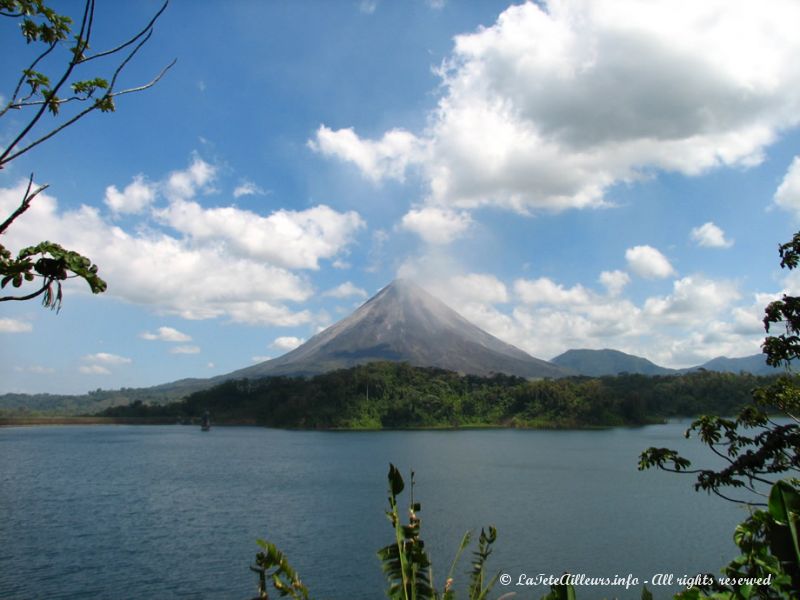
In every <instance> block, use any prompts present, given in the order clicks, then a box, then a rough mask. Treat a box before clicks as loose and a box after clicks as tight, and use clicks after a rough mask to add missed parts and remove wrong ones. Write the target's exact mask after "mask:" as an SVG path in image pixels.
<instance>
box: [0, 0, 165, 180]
mask: <svg viewBox="0 0 800 600" xmlns="http://www.w3.org/2000/svg"><path fill="white" fill-rule="evenodd" d="M168 3H169V1H168V0H167V1H166V2H164V4H163V5H162V6H161V8H160V9H159V10H158V12H157V13H156V14H155V15H154V16H153V17H152V19H150V21H149V22H148V23H147V24H146V25H145V26H144V27H143V28H142V29H141V30H140V31H139V32H137V33H136V34H135V35H133V36H131V37H130V38H128V39H127V40H125V41H123V42H122V43H120V44H117V45H116V46H115V47H113V48H111V49H109V50H105V51H101V52H97V53H94V54H90V53H89V49H90V43H91V36H92V27H93V23H94V10H95V0H86V3H85V5H84V9H83V15H82V18H81V21H80V26H79V28H78V33H77V34H76V35H75V36H74V39H73V41H72V42H70V43H69V45H68V56H69V59H68V61H67V63H66V66H65V67H63V69H62V71H61V72H60V73H59V74H58V75H57V76H54V77H50V76H49V75H47V74H45V73H43V72H41V71H39V70H37V69H38V68H39V65H40V64H41V63H42V61H43V59H44V58H45V57H47V56H48V55H49V54H51V53H52V52H53V51H54V50H55V49H56V48H58V47H59V46H61V45H64V44H66V43H67V40H68V38H69V36H70V33H71V24H72V20H71V19H70V18H69V17H67V16H64V15H59V14H58V13H56V12H55V11H53V10H52V9H51V8H49V7H47V6H45V5H44V1H43V0H0V16H5V17H8V18H14V19H21V23H20V30H21V32H22V35H23V36H24V38H25V40H26V42H27V43H28V44H30V43H33V42H39V43H43V44H44V45H45V48H44V49H43V50H42V51H41V52H40V53H39V54H38V55H37V56H36V57H35V58H34V59H33V61H32V62H31V63H30V65H28V67H27V68H25V69H23V70H22V74H21V76H20V78H19V80H18V81H17V85H16V87H15V89H14V91H13V93H12V94H11V96H10V97H9V99H8V101H7V102H6V104H5V106H3V107H2V108H0V117H2V116H4V115H5V114H6V113H7V112H8V111H9V110H22V109H29V108H30V109H32V110H33V113H32V114H31V116H30V117H29V118H28V120H27V122H26V123H25V124H24V125H23V126H22V128H21V130H20V131H19V133H18V134H17V135H16V136H15V137H13V138H12V140H11V142H10V143H9V144H8V145H7V146H6V147H5V148H4V149H3V151H2V153H0V169H2V168H3V167H4V166H5V165H6V164H7V163H9V162H11V161H12V160H14V159H15V158H18V157H19V156H21V155H22V154H25V153H26V152H28V151H30V150H31V149H32V148H35V147H36V146H38V145H39V144H41V143H42V142H44V141H46V140H48V139H50V138H52V137H53V136H54V135H56V134H58V133H59V132H61V131H63V130H64V129H66V128H67V127H69V126H71V125H73V124H74V123H75V122H77V121H78V120H80V119H82V118H83V117H85V116H86V115H87V114H89V113H90V112H93V111H95V110H99V111H101V112H113V111H114V110H115V104H114V99H115V98H116V97H118V96H121V95H124V94H131V93H135V92H140V91H143V90H146V89H149V88H151V87H153V86H154V85H155V84H156V83H158V81H160V80H161V78H162V77H163V76H164V75H165V74H166V73H167V71H168V70H169V69H170V68H171V67H172V66H173V65H174V64H175V60H173V61H172V62H170V63H169V64H167V65H166V66H165V67H164V68H163V69H161V71H160V72H159V73H158V74H157V75H156V76H155V77H154V78H153V79H152V80H151V81H149V82H147V83H145V84H143V85H139V86H135V87H130V88H125V89H121V90H118V89H116V85H117V81H118V78H119V76H120V74H121V73H122V71H123V69H124V68H125V67H126V66H127V65H128V64H129V63H130V61H131V60H132V59H133V58H134V56H136V54H137V53H138V52H139V50H141V48H142V47H143V46H144V45H145V44H146V43H147V41H148V40H149V39H150V36H151V35H152V33H153V28H154V26H155V23H156V21H157V20H158V18H159V17H160V16H161V15H162V13H163V12H164V10H165V9H166V7H167V5H168ZM125 52H127V54H123V53H125ZM112 56H119V57H120V58H121V60H120V62H119V63H118V64H117V66H116V68H114V70H113V72H112V74H111V76H110V78H104V77H90V78H87V79H79V80H75V81H72V82H71V83H69V81H70V79H71V78H72V76H73V74H74V73H75V72H76V71H77V69H78V68H79V67H81V66H82V65H84V64H85V63H88V62H90V61H93V60H97V59H101V58H107V57H112ZM53 81H54V82H55V83H51V82H53ZM67 85H69V88H70V90H71V94H70V95H67V96H66V97H63V98H62V97H59V94H60V92H61V90H62V89H63V88H64V87H65V86H67ZM24 90H25V91H26V93H25V92H24ZM73 102H83V103H88V105H87V106H86V107H85V108H83V109H81V110H79V111H77V112H76V113H75V114H73V115H72V116H71V117H69V118H67V119H66V120H65V121H63V122H62V123H60V124H59V125H56V126H53V127H51V128H50V129H49V130H46V131H44V132H41V133H39V134H36V135H34V136H33V137H32V138H29V134H31V133H32V132H33V130H34V128H36V126H37V125H38V124H39V122H40V120H41V119H42V117H43V116H44V115H45V113H46V112H50V113H51V114H52V115H53V116H54V117H58V116H59V115H60V110H61V107H62V106H63V105H65V104H69V103H73Z"/></svg>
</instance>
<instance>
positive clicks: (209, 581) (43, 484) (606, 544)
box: [0, 423, 746, 600]
mask: <svg viewBox="0 0 800 600" xmlns="http://www.w3.org/2000/svg"><path fill="white" fill-rule="evenodd" d="M686 425H687V423H670V424H666V425H657V426H649V427H642V428H634V429H627V428H619V429H609V430H600V431H528V430H469V431H389V432H316V431H283V430H275V429H265V428H257V427H215V428H214V429H212V431H210V432H208V433H203V432H201V431H200V428H199V427H189V426H177V425H176V426H70V427H20V428H5V429H2V428H0V598H3V599H4V600H12V599H14V600H15V599H20V600H22V599H24V600H28V599H31V598H43V597H47V598H48V599H57V598H76V599H77V598H80V599H89V598H111V597H114V598H132V599H133V598H142V599H146V598H158V599H168V598H214V599H216V598H225V599H227V598H230V599H234V600H245V599H247V598H251V597H253V596H254V595H255V592H256V576H255V574H253V573H252V572H251V571H250V570H249V569H248V566H249V565H250V564H252V562H253V559H254V556H255V554H256V552H257V551H258V547H257V545H256V542H255V540H256V539H257V538H266V539H269V540H271V541H273V542H275V543H276V544H277V545H278V547H279V548H280V549H282V550H283V551H284V552H285V553H286V554H287V555H288V557H289V559H290V562H291V563H292V565H293V566H294V567H295V569H297V571H298V572H299V573H300V575H301V577H302V579H303V581H304V582H305V583H306V584H307V585H308V586H309V588H310V590H311V592H312V594H313V596H314V597H315V598H330V599H343V600H344V599H354V600H356V599H364V600H366V599H373V598H381V597H383V589H384V588H385V583H384V579H383V575H382V573H381V569H380V564H379V561H378V559H377V557H376V551H377V550H378V549H379V548H380V547H382V546H384V545H386V544H388V543H389V542H390V541H391V539H392V537H393V532H392V530H391V526H390V524H389V522H388V520H387V519H386V517H385V514H384V511H385V509H386V507H387V505H388V503H387V500H386V498H387V493H386V490H387V482H386V473H387V470H388V465H389V463H390V462H392V463H394V464H395V465H396V466H397V467H398V468H399V469H400V470H401V472H403V473H404V477H405V478H406V481H407V482H408V475H407V473H408V471H409V469H411V468H413V469H414V470H415V471H416V487H415V500H417V501H419V502H421V503H422V511H421V512H420V514H419V516H420V517H421V518H422V536H421V537H422V538H423V539H424V540H425V542H426V547H427V548H428V551H429V553H430V555H431V557H432V559H433V562H434V577H435V581H436V584H437V587H441V586H442V585H443V583H444V579H445V577H446V574H447V571H448V570H449V567H450V562H451V560H452V557H453V555H454V553H455V551H456V549H457V547H458V544H459V542H460V540H461V537H462V535H463V533H464V531H466V530H467V529H472V530H473V531H476V532H479V531H480V528H481V527H482V526H485V525H490V524H493V525H495V526H496V527H497V530H498V539H497V543H496V544H495V551H494V553H493V554H492V557H491V559H490V562H489V565H490V570H491V571H492V572H496V571H502V572H503V573H504V574H508V576H509V577H510V578H511V580H512V584H511V585H509V586H506V587H503V586H501V585H499V584H498V586H497V587H496V588H495V590H496V593H495V594H493V595H492V597H495V598H496V597H498V596H500V595H501V594H502V593H504V592H507V591H517V592H518V594H517V596H516V597H517V598H539V597H541V596H542V595H543V594H544V593H546V592H547V591H548V590H547V588H546V587H544V586H533V587H530V586H528V587H524V586H523V587H520V586H515V585H514V583H516V582H517V581H518V580H519V577H520V576H521V575H527V576H537V575H538V574H540V573H541V574H545V575H550V574H552V575H555V576H558V575H560V574H561V573H563V572H564V571H569V572H570V573H574V574H585V575H586V576H590V577H609V578H614V577H615V576H619V577H621V578H627V577H628V575H629V574H630V575H631V576H633V577H636V578H638V579H639V581H640V584H639V586H637V587H636V588H635V589H634V588H631V589H629V590H626V589H625V587H624V586H616V587H613V586H601V587H580V588H578V590H577V591H578V598H579V599H584V598H585V599H595V598H603V597H608V598H614V597H616V598H639V595H640V592H641V582H642V581H649V580H650V579H651V578H652V577H653V576H654V575H655V574H657V573H669V574H674V575H675V576H676V577H678V576H683V575H687V574H694V573H697V572H712V573H715V574H716V573H719V569H720V568H721V567H722V566H723V565H724V564H726V563H727V562H728V561H729V560H730V559H731V558H732V557H733V556H734V555H735V552H736V548H735V546H734V545H733V543H732V541H731V536H732V534H733V529H734V527H735V525H736V524H737V523H738V522H739V521H741V520H743V519H744V518H745V517H746V512H745V510H744V509H742V508H740V507H738V506H735V505H733V504H731V503H728V502H725V501H723V500H721V499H719V498H716V497H709V496H708V495H706V494H705V493H703V492H699V493H698V492H695V491H694V490H693V487H692V483H693V479H692V477H691V476H680V475H675V474H670V473H664V472H659V471H646V472H639V471H637V470H636V465H637V460H638V456H639V453H640V452H641V451H642V450H644V449H645V448H647V447H649V446H667V447H671V448H675V449H678V450H681V451H682V452H683V453H684V455H685V456H687V457H689V458H697V459H698V463H697V464H699V465H704V466H705V465H713V464H717V463H714V461H712V460H711V457H710V456H709V454H710V453H709V452H707V451H704V450H703V448H702V447H701V446H700V445H699V444H698V443H697V442H696V441H695V440H688V441H687V440H685V439H684V438H683V435H682V433H683V431H684V430H685V428H686ZM406 503H407V499H406V496H405V495H404V497H403V506H405V505H406ZM475 537H476V538H477V535H476V536H475ZM468 567H469V556H468V555H467V554H465V555H464V557H463V558H462V563H461V565H460V568H459V569H458V571H457V573H458V575H457V576H456V583H457V585H458V584H462V585H463V584H464V582H465V581H466V580H467V576H466V575H465V574H464V573H465V572H466V571H467V569H468ZM649 587H650V586H649ZM650 589H651V591H653V592H654V593H655V597H656V598H668V597H670V596H671V594H670V593H669V592H670V591H673V592H674V591H675V588H669V589H668V588H663V587H661V588H659V587H655V588H653V587H651V588H650Z"/></svg>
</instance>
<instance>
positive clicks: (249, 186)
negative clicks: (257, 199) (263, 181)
mask: <svg viewBox="0 0 800 600" xmlns="http://www.w3.org/2000/svg"><path fill="white" fill-rule="evenodd" d="M264 193H265V192H264V190H262V189H261V188H260V187H259V186H257V185H256V184H255V183H253V182H252V181H243V182H242V183H240V184H239V185H237V186H236V187H235V188H234V190H233V197H234V198H241V197H242V196H263V195H264Z"/></svg>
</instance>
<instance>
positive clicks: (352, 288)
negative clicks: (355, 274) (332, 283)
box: [322, 281, 368, 298]
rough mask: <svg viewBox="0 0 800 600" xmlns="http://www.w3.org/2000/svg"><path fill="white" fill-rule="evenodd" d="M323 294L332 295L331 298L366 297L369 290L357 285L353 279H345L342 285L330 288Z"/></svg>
mask: <svg viewBox="0 0 800 600" xmlns="http://www.w3.org/2000/svg"><path fill="white" fill-rule="evenodd" d="M322 295H323V296H330V297H331V298H350V297H353V296H356V297H358V298H366V297H367V295H368V294H367V291H366V290H364V289H362V288H360V287H357V286H356V285H354V284H353V282H352V281H345V282H344V283H343V284H341V285H337V286H336V287H335V288H333V289H331V290H328V291H327V292H325V293H324V294H322Z"/></svg>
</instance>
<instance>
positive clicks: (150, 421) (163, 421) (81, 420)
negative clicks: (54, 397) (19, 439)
mask: <svg viewBox="0 0 800 600" xmlns="http://www.w3.org/2000/svg"><path fill="white" fill-rule="evenodd" d="M175 423H176V421H175V419H174V418H166V417H91V416H89V417H69V416H52V417H0V427H23V426H28V425H175Z"/></svg>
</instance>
